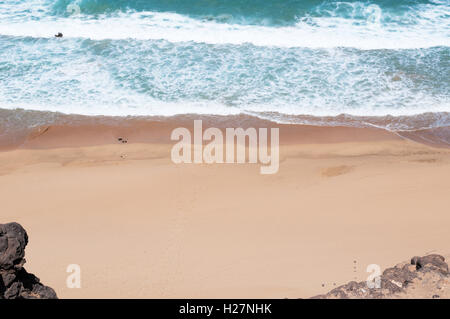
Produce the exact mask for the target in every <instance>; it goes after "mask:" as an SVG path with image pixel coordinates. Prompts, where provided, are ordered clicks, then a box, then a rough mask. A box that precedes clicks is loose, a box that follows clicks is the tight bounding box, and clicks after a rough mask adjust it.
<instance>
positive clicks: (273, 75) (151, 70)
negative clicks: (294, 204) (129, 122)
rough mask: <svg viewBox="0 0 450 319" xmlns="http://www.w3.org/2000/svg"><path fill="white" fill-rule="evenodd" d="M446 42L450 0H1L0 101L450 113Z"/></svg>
mask: <svg viewBox="0 0 450 319" xmlns="http://www.w3.org/2000/svg"><path fill="white" fill-rule="evenodd" d="M58 32H62V33H63V34H64V37H63V38H55V37H54V34H56V33H58ZM449 46H450V0H430V1H425V0H395V1H394V0H392V1H388V0H370V1H332V0H303V1H300V0H278V1H268V0H247V1H240V0H190V1H187V0H148V1H144V0H134V1H132V0H127V1H126V0H57V1H49V0H4V1H1V0H0V109H6V110H15V109H25V110H39V111H45V113H42V114H46V115H45V116H46V117H45V118H51V116H48V112H61V113H66V114H82V115H111V116H170V115H175V114H192V113H197V114H218V115H228V114H248V115H253V116H257V117H261V118H264V119H271V120H275V121H280V122H295V123H313V124H320V123H322V122H321V120H320V119H321V118H327V119H330V117H331V118H334V120H333V121H331V122H332V123H334V124H336V125H341V124H342V125H346V124H348V123H349V122H348V121H347V122H346V121H344V120H343V119H348V118H349V117H350V118H361V119H364V121H365V122H371V121H370V120H368V119H370V118H371V117H374V118H386V117H388V118H389V121H387V122H388V124H383V121H372V122H373V123H376V124H374V125H377V126H383V125H384V126H389V128H390V129H396V128H397V129H418V128H424V127H439V126H449V125H450V115H449V112H450V86H449V84H450V48H449ZM11 114H14V113H13V112H0V116H1V118H0V126H2V125H3V126H5V125H6V123H11V122H12V121H13V122H14V121H15V122H14V123H16V122H20V119H19V120H18V119H17V116H19V115H17V114H19V113H17V114H16V115H15V118H14V119H11V116H13V115H11ZM20 114H23V112H22V111H21V113H20ZM33 114H39V113H33ZM342 114H343V115H342ZM35 116H38V115H35ZM392 117H393V118H394V120H392ZM395 118H397V119H399V120H398V121H396V120H395ZM364 121H362V120H361V122H364ZM41 122H42V121H39V120H37V119H36V121H35V123H41ZM27 123H29V121H28V122H27ZM31 123H33V121H31ZM327 123H330V121H328V122H327ZM351 123H353V124H354V121H353V122H352V121H351ZM393 123H394V124H395V123H397V124H398V125H397V126H396V125H393Z"/></svg>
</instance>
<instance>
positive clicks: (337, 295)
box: [312, 254, 450, 299]
mask: <svg viewBox="0 0 450 319" xmlns="http://www.w3.org/2000/svg"><path fill="white" fill-rule="evenodd" d="M312 298H314V299H351V298H353V299H355V298H357V299H375V298H450V274H449V270H448V265H447V263H446V262H445V258H444V257H443V256H441V255H436V254H433V255H427V256H423V257H417V256H416V257H413V258H412V259H411V262H410V263H401V264H398V265H396V266H395V267H392V268H387V269H386V270H385V271H384V272H383V274H382V275H381V277H380V285H379V288H377V287H374V288H369V286H368V284H367V282H365V281H362V282H356V281H351V282H349V283H347V284H345V285H342V286H339V287H337V288H335V289H333V290H331V291H330V292H328V293H326V294H324V295H318V296H315V297H312Z"/></svg>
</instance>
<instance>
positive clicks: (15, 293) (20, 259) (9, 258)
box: [0, 223, 57, 299]
mask: <svg viewBox="0 0 450 319" xmlns="http://www.w3.org/2000/svg"><path fill="white" fill-rule="evenodd" d="M27 244H28V235H27V232H26V231H25V229H23V227H22V226H21V225H19V224H17V223H9V224H0V299H56V298H57V296H56V293H55V291H54V290H53V289H52V288H50V287H47V286H44V285H43V284H41V283H40V281H39V278H37V277H36V276H35V275H33V274H30V273H28V272H27V271H26V270H25V268H23V265H24V264H25V258H24V256H25V246H26V245H27Z"/></svg>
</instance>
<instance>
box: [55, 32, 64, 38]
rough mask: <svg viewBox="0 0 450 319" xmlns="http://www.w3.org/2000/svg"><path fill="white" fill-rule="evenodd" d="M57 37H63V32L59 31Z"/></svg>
mask: <svg viewBox="0 0 450 319" xmlns="http://www.w3.org/2000/svg"><path fill="white" fill-rule="evenodd" d="M55 37H56V38H62V37H63V34H62V33H61V32H58V34H55Z"/></svg>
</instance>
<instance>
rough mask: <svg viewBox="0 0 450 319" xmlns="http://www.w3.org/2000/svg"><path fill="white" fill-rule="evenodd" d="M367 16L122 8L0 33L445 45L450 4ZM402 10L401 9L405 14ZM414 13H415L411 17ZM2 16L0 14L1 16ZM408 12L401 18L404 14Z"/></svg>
mask: <svg viewBox="0 0 450 319" xmlns="http://www.w3.org/2000/svg"><path fill="white" fill-rule="evenodd" d="M365 10H367V12H368V17H367V19H366V20H364V21H363V22H361V21H360V20H358V19H352V18H342V17H339V16H337V15H333V14H331V15H330V16H327V17H306V18H303V19H301V20H300V21H299V22H298V23H297V24H296V25H293V26H278V27H277V26H271V27H269V26H258V25H238V24H226V23H217V22H213V21H202V20H198V19H192V18H189V17H186V16H183V15H179V14H175V13H158V12H127V13H116V14H114V15H100V16H99V17H98V18H95V19H94V18H92V17H91V16H85V15H78V16H73V17H69V18H62V17H47V16H45V15H43V14H39V11H38V13H37V15H39V19H38V20H36V19H29V18H27V19H23V18H20V17H13V18H11V17H9V19H2V20H3V21H2V23H1V24H0V34H1V35H9V36H21V37H44V38H46V37H51V36H53V34H54V33H55V32H62V33H63V34H64V36H65V37H69V38H70V37H73V38H89V39H93V40H103V39H115V40H117V39H129V38H132V39H140V40H147V39H152V40H159V39H162V40H167V41H170V42H185V41H193V42H199V43H210V44H236V45H239V44H243V43H252V44H254V45H257V46H278V47H309V48H331V47H354V48H359V49H412V48H427V47H433V46H448V45H450V19H449V18H448V16H449V15H450V7H448V6H425V5H424V6H423V10H421V11H417V10H414V12H413V13H411V19H414V21H411V22H412V23H411V24H407V25H406V24H405V25H402V24H398V23H382V22H380V15H381V12H380V10H381V9H380V8H379V7H378V6H376V5H371V6H369V7H366V8H365ZM405 15H406V14H405ZM413 16H414V17H413ZM2 18H5V17H4V16H2ZM407 18H408V17H407V16H406V17H404V19H407Z"/></svg>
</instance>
